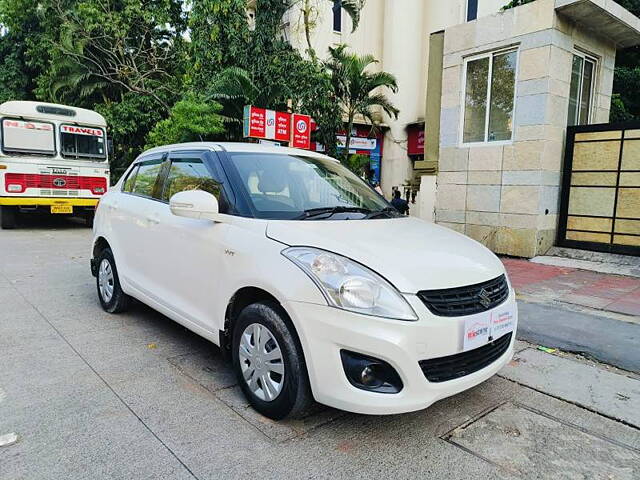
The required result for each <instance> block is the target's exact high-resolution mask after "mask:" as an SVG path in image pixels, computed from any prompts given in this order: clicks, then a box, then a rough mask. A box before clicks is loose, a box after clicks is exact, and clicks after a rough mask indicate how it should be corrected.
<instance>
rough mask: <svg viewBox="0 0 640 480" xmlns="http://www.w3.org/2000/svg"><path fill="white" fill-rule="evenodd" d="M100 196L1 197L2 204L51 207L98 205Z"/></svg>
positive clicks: (0, 203)
mask: <svg viewBox="0 0 640 480" xmlns="http://www.w3.org/2000/svg"><path fill="white" fill-rule="evenodd" d="M99 201H100V199H98V198H49V197H0V205H13V206H16V207H49V206H57V205H70V206H72V207H94V208H95V207H96V206H97V205H98V202H99Z"/></svg>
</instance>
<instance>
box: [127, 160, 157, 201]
mask: <svg viewBox="0 0 640 480" xmlns="http://www.w3.org/2000/svg"><path fill="white" fill-rule="evenodd" d="M160 170H162V161H161V160H152V161H150V162H143V163H141V164H140V166H139V167H138V172H137V174H136V178H135V180H134V183H133V188H132V190H131V191H132V193H135V194H136V195H142V196H144V197H154V187H155V185H156V181H157V180H158V175H159V174H160Z"/></svg>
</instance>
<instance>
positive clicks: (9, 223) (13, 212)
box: [0, 206, 18, 230]
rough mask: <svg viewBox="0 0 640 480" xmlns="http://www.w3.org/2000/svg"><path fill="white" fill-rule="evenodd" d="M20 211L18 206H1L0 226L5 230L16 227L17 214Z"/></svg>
mask: <svg viewBox="0 0 640 480" xmlns="http://www.w3.org/2000/svg"><path fill="white" fill-rule="evenodd" d="M17 214H18V212H17V209H16V207H7V206H1V207H0V227H2V229H3V230H10V229H12V228H16V216H17Z"/></svg>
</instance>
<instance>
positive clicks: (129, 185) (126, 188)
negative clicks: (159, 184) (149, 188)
mask: <svg viewBox="0 0 640 480" xmlns="http://www.w3.org/2000/svg"><path fill="white" fill-rule="evenodd" d="M136 173H138V167H137V166H135V167H133V168H132V169H131V172H129V175H128V176H127V179H126V180H125V181H124V185H123V186H122V191H123V192H132V191H133V184H134V183H135V181H136Z"/></svg>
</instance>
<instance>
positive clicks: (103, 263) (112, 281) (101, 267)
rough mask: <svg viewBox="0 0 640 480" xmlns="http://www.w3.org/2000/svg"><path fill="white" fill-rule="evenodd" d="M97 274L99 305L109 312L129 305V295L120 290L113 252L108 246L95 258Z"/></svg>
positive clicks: (116, 311)
mask: <svg viewBox="0 0 640 480" xmlns="http://www.w3.org/2000/svg"><path fill="white" fill-rule="evenodd" d="M97 261H98V274H97V275H96V286H97V288H98V298H100V305H102V308H103V309H104V310H105V311H106V312H109V313H120V312H124V311H125V310H126V309H127V308H128V307H129V302H130V301H131V297H129V295H127V294H126V293H124V292H123V291H122V287H121V286H120V278H119V277H118V270H117V268H116V262H115V260H114V258H113V252H112V251H111V249H110V248H105V249H104V250H102V251H101V252H100V254H99V255H98V258H97Z"/></svg>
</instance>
